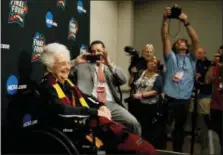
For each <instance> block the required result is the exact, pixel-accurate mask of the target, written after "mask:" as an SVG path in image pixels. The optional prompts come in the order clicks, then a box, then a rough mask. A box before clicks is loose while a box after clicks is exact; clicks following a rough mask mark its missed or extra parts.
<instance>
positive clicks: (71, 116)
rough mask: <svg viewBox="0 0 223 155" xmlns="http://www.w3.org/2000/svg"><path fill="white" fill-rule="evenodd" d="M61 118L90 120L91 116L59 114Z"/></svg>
mask: <svg viewBox="0 0 223 155" xmlns="http://www.w3.org/2000/svg"><path fill="white" fill-rule="evenodd" d="M58 115H59V117H61V118H73V119H75V118H76V119H80V118H89V115H63V114H58Z"/></svg>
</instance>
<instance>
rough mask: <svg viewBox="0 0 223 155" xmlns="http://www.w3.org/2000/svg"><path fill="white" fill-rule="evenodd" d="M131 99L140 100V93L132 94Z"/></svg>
mask: <svg viewBox="0 0 223 155" xmlns="http://www.w3.org/2000/svg"><path fill="white" fill-rule="evenodd" d="M133 98H135V99H142V93H136V94H133Z"/></svg>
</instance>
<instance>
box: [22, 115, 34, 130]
mask: <svg viewBox="0 0 223 155" xmlns="http://www.w3.org/2000/svg"><path fill="white" fill-rule="evenodd" d="M37 123H38V120H32V116H31V115H30V114H26V115H25V116H24V117H23V127H24V128H25V127H28V126H30V125H34V124H37Z"/></svg>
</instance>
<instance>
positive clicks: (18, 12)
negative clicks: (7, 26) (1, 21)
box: [8, 0, 28, 27]
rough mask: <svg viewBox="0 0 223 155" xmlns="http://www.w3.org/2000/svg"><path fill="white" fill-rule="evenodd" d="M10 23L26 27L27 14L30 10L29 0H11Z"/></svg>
mask: <svg viewBox="0 0 223 155" xmlns="http://www.w3.org/2000/svg"><path fill="white" fill-rule="evenodd" d="M9 10H10V12H9V18H8V23H17V24H19V25H20V26H21V27H24V23H25V15H26V14H27V12H28V6H27V0H23V1H19V0H11V1H10V3H9Z"/></svg>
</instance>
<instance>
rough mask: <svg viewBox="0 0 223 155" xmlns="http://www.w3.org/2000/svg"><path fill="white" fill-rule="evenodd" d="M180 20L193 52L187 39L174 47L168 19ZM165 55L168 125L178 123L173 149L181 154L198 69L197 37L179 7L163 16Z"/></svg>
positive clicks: (177, 42) (167, 8)
mask: <svg viewBox="0 0 223 155" xmlns="http://www.w3.org/2000/svg"><path fill="white" fill-rule="evenodd" d="M170 18H175V19H178V20H180V21H181V22H182V23H183V24H184V26H185V28H186V29H187V33H188V35H189V37H190V39H191V41H192V45H193V46H192V48H191V49H192V51H191V52H190V51H189V44H188V41H187V40H186V39H179V40H177V41H176V42H175V43H174V44H173V46H172V48H171V43H170V39H169V37H168V35H169V34H168V27H169V19H170ZM161 37H162V44H163V54H164V60H165V63H166V73H165V84H164V93H165V95H166V101H167V104H168V124H169V125H171V124H172V121H173V120H175V127H174V131H173V150H174V151H176V152H182V146H183V143H184V124H185V122H186V119H187V113H188V108H187V107H188V106H189V104H190V97H191V95H192V90H193V86H194V77H195V69H196V60H197V59H196V52H197V49H198V36H197V33H196V32H195V30H194V29H193V27H192V26H191V24H190V23H189V22H188V20H187V15H186V14H185V13H183V12H181V9H180V8H177V7H173V8H170V7H166V8H165V10H164V13H163V23H162V28H161Z"/></svg>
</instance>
